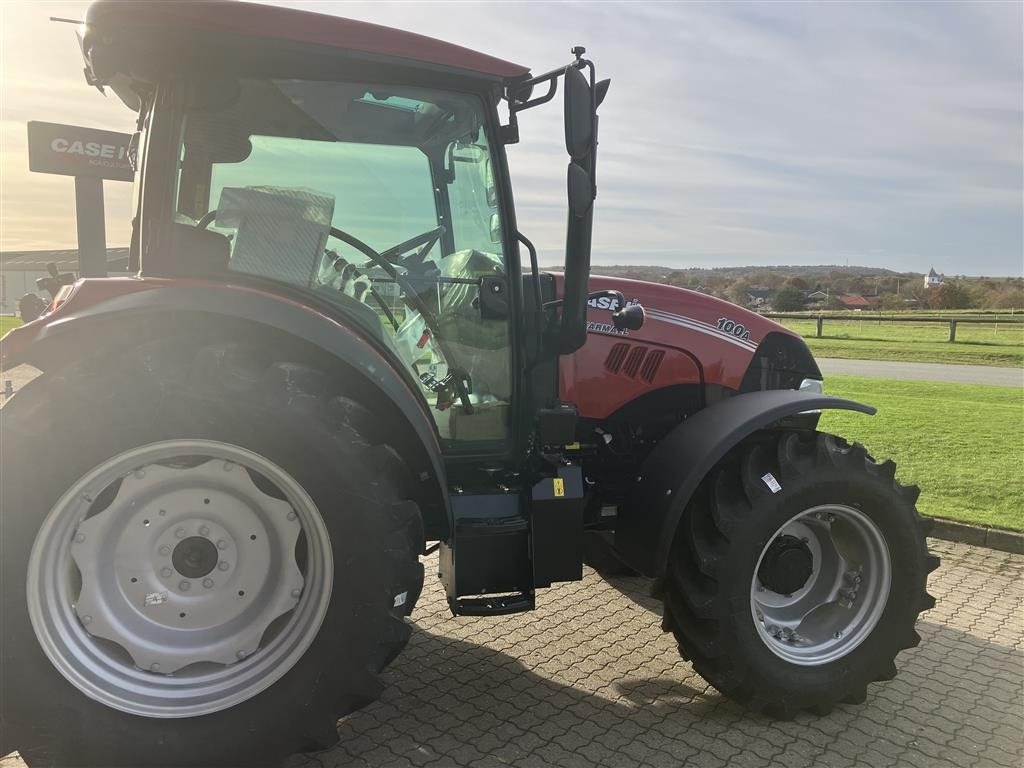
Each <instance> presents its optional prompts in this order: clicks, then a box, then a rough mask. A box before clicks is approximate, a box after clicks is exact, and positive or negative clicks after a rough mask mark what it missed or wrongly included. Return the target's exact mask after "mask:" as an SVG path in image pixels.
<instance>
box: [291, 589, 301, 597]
mask: <svg viewBox="0 0 1024 768" xmlns="http://www.w3.org/2000/svg"><path fill="white" fill-rule="evenodd" d="M301 594H302V590H301V589H293V590H292V597H294V598H298V597H299V595H301Z"/></svg>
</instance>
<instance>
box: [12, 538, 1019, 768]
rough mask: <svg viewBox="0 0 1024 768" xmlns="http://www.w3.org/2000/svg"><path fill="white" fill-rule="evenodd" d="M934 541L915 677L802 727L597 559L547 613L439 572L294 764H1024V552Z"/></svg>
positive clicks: (909, 655) (903, 673)
mask: <svg viewBox="0 0 1024 768" xmlns="http://www.w3.org/2000/svg"><path fill="white" fill-rule="evenodd" d="M931 546H932V549H933V551H935V552H936V553H937V554H939V555H941V556H942V558H943V566H942V567H941V568H940V569H939V570H938V571H936V572H935V573H934V574H933V575H932V581H931V592H932V593H933V594H934V595H935V596H936V598H937V599H938V604H937V605H936V607H935V609H934V610H932V611H930V612H928V613H926V614H925V615H924V616H923V618H922V619H921V621H920V622H919V631H920V633H921V635H922V637H923V642H922V643H921V646H920V647H919V648H916V649H913V650H910V651H907V652H905V653H904V654H902V655H901V656H900V659H899V662H898V664H899V670H900V674H899V676H898V677H897V678H896V679H895V680H894V681H892V682H890V683H880V684H875V685H872V686H870V687H869V695H868V700H867V702H866V704H863V705H860V706H842V707H839V708H837V710H836V711H835V712H833V714H832V715H830V716H828V717H825V718H815V717H811V716H809V715H801V716H799V717H798V718H797V719H796V720H795V721H793V722H789V723H779V722H774V721H772V720H769V719H767V718H764V717H760V716H755V715H752V714H750V713H748V712H745V711H744V710H742V709H741V708H739V707H737V706H735V705H734V704H732V703H730V702H729V701H727V700H725V699H723V698H722V697H721V696H719V695H718V693H717V692H715V691H714V690H713V689H711V688H709V687H708V686H707V685H706V684H705V683H704V682H703V681H702V680H701V678H700V677H698V676H697V675H696V674H695V673H694V672H693V670H692V669H691V667H690V665H689V664H688V663H687V662H684V661H682V660H681V659H680V658H679V656H678V655H677V653H676V649H675V646H674V644H673V642H672V640H671V639H670V637H669V636H668V635H665V634H663V633H662V632H661V631H660V629H659V626H658V624H659V621H658V617H657V615H655V612H656V611H657V609H658V605H657V603H656V602H655V601H653V600H651V599H650V598H649V597H647V596H646V595H647V590H648V583H647V582H646V581H644V580H642V579H634V578H618V579H613V580H610V581H608V582H605V581H603V580H602V579H600V578H598V577H597V576H596V575H595V574H594V573H592V572H589V573H588V575H587V577H586V578H585V579H584V580H583V582H581V583H578V584H567V585H562V586H560V587H556V588H554V589H551V590H547V591H545V592H543V593H542V594H541V595H540V597H539V604H540V607H539V608H538V610H536V611H535V612H533V613H528V614H521V615H519V616H512V617H504V618H500V617H499V618H461V619H453V618H451V617H450V616H449V614H448V611H447V608H446V606H445V603H444V599H443V593H442V591H441V589H440V586H439V585H438V584H437V582H436V580H431V581H430V582H429V585H428V588H427V590H425V593H424V596H423V599H422V601H421V602H420V604H419V606H418V607H417V609H416V613H415V615H414V617H413V618H414V619H415V620H416V624H417V626H418V629H417V631H415V632H414V634H413V637H412V640H411V642H410V644H409V647H408V648H407V649H406V650H405V652H404V653H403V654H402V656H400V657H399V659H398V660H397V661H396V662H395V664H394V665H393V667H392V668H391V669H390V671H389V672H388V673H387V675H386V682H387V683H388V688H387V690H386V691H385V693H384V696H383V698H382V699H381V700H380V701H378V702H377V703H375V704H373V705H371V706H369V707H367V708H366V709H364V710H362V711H361V712H358V713H356V714H355V715H353V716H352V717H350V718H348V719H346V720H345V721H343V722H342V723H341V725H340V732H341V744H340V745H339V746H338V747H336V748H335V749H333V750H331V751H329V752H326V753H323V754H321V755H318V756H316V757H313V758H309V757H305V758H295V759H294V760H293V765H294V766H295V768H318V767H319V766H324V767H325V768H326V767H327V766H408V765H427V764H433V765H436V766H446V765H472V766H480V767H481V768H486V767H487V766H508V765H514V766H522V768H529V767H531V766H581V767H583V766H592V765H605V766H632V765H651V766H666V767H669V766H671V767H673V768H674V767H675V766H680V765H682V764H686V765H693V766H726V765H728V766H779V767H780V768H800V767H801V766H831V767H837V766H854V765H857V766H871V767H872V768H878V767H880V766H897V765H898V766H920V767H921V768H930V767H931V766H982V767H984V768H988V767H989V766H1020V765H1021V764H1022V759H1024V696H1022V683H1024V626H1022V623H1024V583H1022V576H1024V557H1021V556H1017V555H1010V554H1006V553H1002V552H996V551H994V550H987V549H979V548H974V547H968V546H964V545H959V544H950V543H947V542H943V541H932V542H931ZM430 565H433V563H431V564H430ZM18 765H20V762H19V761H16V760H15V759H8V760H5V761H0V768H15V766H18Z"/></svg>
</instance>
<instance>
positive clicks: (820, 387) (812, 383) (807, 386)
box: [797, 379, 825, 395]
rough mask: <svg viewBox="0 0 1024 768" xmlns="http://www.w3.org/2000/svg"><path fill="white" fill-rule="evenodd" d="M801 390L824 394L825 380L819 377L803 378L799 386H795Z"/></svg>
mask: <svg viewBox="0 0 1024 768" xmlns="http://www.w3.org/2000/svg"><path fill="white" fill-rule="evenodd" d="M797 389H799V390H800V391H801V392H814V393H815V394H818V395H824V394H825V382H823V381H820V380H819V379H804V380H803V381H801V382H800V386H799V387H797Z"/></svg>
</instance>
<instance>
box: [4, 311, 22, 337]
mask: <svg viewBox="0 0 1024 768" xmlns="http://www.w3.org/2000/svg"><path fill="white" fill-rule="evenodd" d="M19 325H21V320H19V319H18V318H16V317H7V316H0V336H3V335H4V334H5V333H7V332H8V331H9V330H11V328H17V327H18V326H19Z"/></svg>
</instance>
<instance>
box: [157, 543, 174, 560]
mask: <svg viewBox="0 0 1024 768" xmlns="http://www.w3.org/2000/svg"><path fill="white" fill-rule="evenodd" d="M158 551H159V552H160V554H161V555H163V556H164V557H167V556H168V555H169V554H171V548H170V547H168V546H167V545H166V544H164V545H163V546H162V547H160V549H159V550H158Z"/></svg>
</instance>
